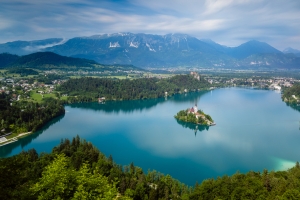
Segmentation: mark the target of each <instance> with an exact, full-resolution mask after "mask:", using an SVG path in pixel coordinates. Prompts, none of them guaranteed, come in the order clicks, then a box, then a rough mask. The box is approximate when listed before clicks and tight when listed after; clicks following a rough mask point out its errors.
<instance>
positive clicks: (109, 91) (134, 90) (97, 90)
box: [57, 75, 210, 103]
mask: <svg viewBox="0 0 300 200" xmlns="http://www.w3.org/2000/svg"><path fill="white" fill-rule="evenodd" d="M209 86H210V84H209V83H208V82H207V81H205V80H202V79H201V80H197V79H195V78H194V77H193V76H191V75H177V76H174V77H171V78H169V79H157V78H140V79H134V80H128V79H125V80H113V79H103V78H101V79H100V78H90V77H86V78H80V79H70V80H68V81H67V82H65V83H63V84H62V85H61V86H60V87H59V88H58V89H57V90H58V91H60V92H61V93H62V94H68V96H69V97H68V102H70V103H73V102H89V101H97V98H99V97H105V98H106V100H133V99H149V98H159V97H164V96H165V95H166V93H165V92H167V93H168V95H173V94H175V93H179V92H184V90H185V89H186V91H197V90H198V89H207V88H209Z"/></svg>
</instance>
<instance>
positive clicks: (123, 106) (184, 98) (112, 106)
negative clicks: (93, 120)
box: [69, 91, 208, 113]
mask: <svg viewBox="0 0 300 200" xmlns="http://www.w3.org/2000/svg"><path fill="white" fill-rule="evenodd" d="M206 93H208V91H202V92H191V93H186V94H177V95H174V96H171V97H168V98H167V99H166V98H158V99H147V100H132V101H129V100H127V101H108V102H104V103H98V102H93V103H75V104H71V105H69V106H70V107H71V108H81V109H87V110H94V111H98V110H99V111H100V110H101V111H104V112H106V113H119V112H124V113H132V112H135V111H144V110H149V109H151V108H153V107H155V106H157V105H159V104H164V103H167V102H168V103H170V102H175V103H186V102H190V103H191V106H193V105H194V104H195V103H197V102H199V101H200V97H201V96H202V95H204V94H206Z"/></svg>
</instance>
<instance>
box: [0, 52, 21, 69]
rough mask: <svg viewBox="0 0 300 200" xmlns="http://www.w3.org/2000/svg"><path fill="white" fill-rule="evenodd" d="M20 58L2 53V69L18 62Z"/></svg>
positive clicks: (0, 58) (0, 55)
mask: <svg viewBox="0 0 300 200" xmlns="http://www.w3.org/2000/svg"><path fill="white" fill-rule="evenodd" d="M18 58H19V56H17V55H12V54H9V53H1V54H0V69H1V68H5V67H6V66H8V65H10V64H12V63H13V62H15V61H16V60H18Z"/></svg>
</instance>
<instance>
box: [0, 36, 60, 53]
mask: <svg viewBox="0 0 300 200" xmlns="http://www.w3.org/2000/svg"><path fill="white" fill-rule="evenodd" d="M63 41H64V40H63V39H62V38H49V39H45V40H33V41H13V42H7V43H4V44H0V53H11V54H17V55H27V54H30V53H34V52H38V51H41V50H43V49H45V48H47V47H51V46H55V45H57V44H61V43H62V42H63Z"/></svg>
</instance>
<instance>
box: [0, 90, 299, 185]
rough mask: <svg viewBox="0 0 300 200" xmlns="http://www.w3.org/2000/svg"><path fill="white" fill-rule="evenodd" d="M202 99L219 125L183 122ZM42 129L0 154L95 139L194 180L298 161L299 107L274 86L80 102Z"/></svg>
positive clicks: (109, 149)
mask: <svg viewBox="0 0 300 200" xmlns="http://www.w3.org/2000/svg"><path fill="white" fill-rule="evenodd" d="M195 103H197V105H198V108H199V109H201V110H203V111H204V112H205V113H207V114H209V115H210V116H211V117H212V118H213V119H214V121H215V122H216V124H217V125H216V126H211V127H205V126H196V125H193V124H187V123H183V122H179V121H177V120H176V119H175V118H174V115H175V114H176V113H177V112H178V111H180V110H183V109H187V108H190V107H192V106H194V104H195ZM65 109H66V114H65V115H64V116H61V117H59V118H56V119H54V120H52V121H51V122H50V123H48V124H47V125H46V126H45V127H44V128H43V129H42V130H40V131H37V132H36V133H34V134H32V135H30V136H28V137H26V138H22V139H20V140H19V141H17V142H15V143H12V144H9V145H6V146H2V147H0V157H8V156H12V155H15V154H18V153H19V152H21V151H22V150H28V149H31V148H35V149H36V150H37V151H38V152H51V150H52V148H53V147H54V146H56V145H58V144H59V143H60V141H61V138H69V139H72V138H73V137H75V136H76V135H79V136H80V137H81V138H83V139H85V140H87V141H90V142H92V143H93V144H94V145H95V146H96V147H97V148H98V149H99V150H100V151H101V152H103V153H104V154H105V155H106V156H109V155H112V157H113V159H114V161H115V162H116V163H118V164H122V165H129V164H130V163H131V162H133V163H134V165H136V166H139V167H142V168H143V169H144V171H145V172H147V170H148V169H150V170H153V169H155V170H157V171H159V172H162V173H164V174H170V175H171V176H172V177H174V178H176V179H178V180H180V181H182V182H184V183H186V184H188V185H194V184H195V183H196V181H198V182H199V183H200V182H202V180H204V179H207V178H216V177H218V176H222V175H225V174H227V175H231V174H233V173H235V172H237V171H240V172H247V171H250V170H254V171H262V170H264V169H268V170H284V169H288V168H290V167H292V166H294V165H295V162H296V161H299V160H300V158H299V151H300V145H299V143H300V130H299V125H300V124H299V121H300V113H299V112H298V111H297V110H295V109H293V108H292V107H290V106H287V105H286V103H284V102H283V101H282V100H281V97H280V93H279V92H276V91H270V90H257V89H245V88H234V87H233V88H222V89H216V90H213V91H207V92H198V93H188V94H182V95H175V96H173V97H168V98H167V99H164V98H161V99H150V100H136V101H118V102H106V103H105V104H99V103H81V104H73V105H68V106H66V107H65Z"/></svg>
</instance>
